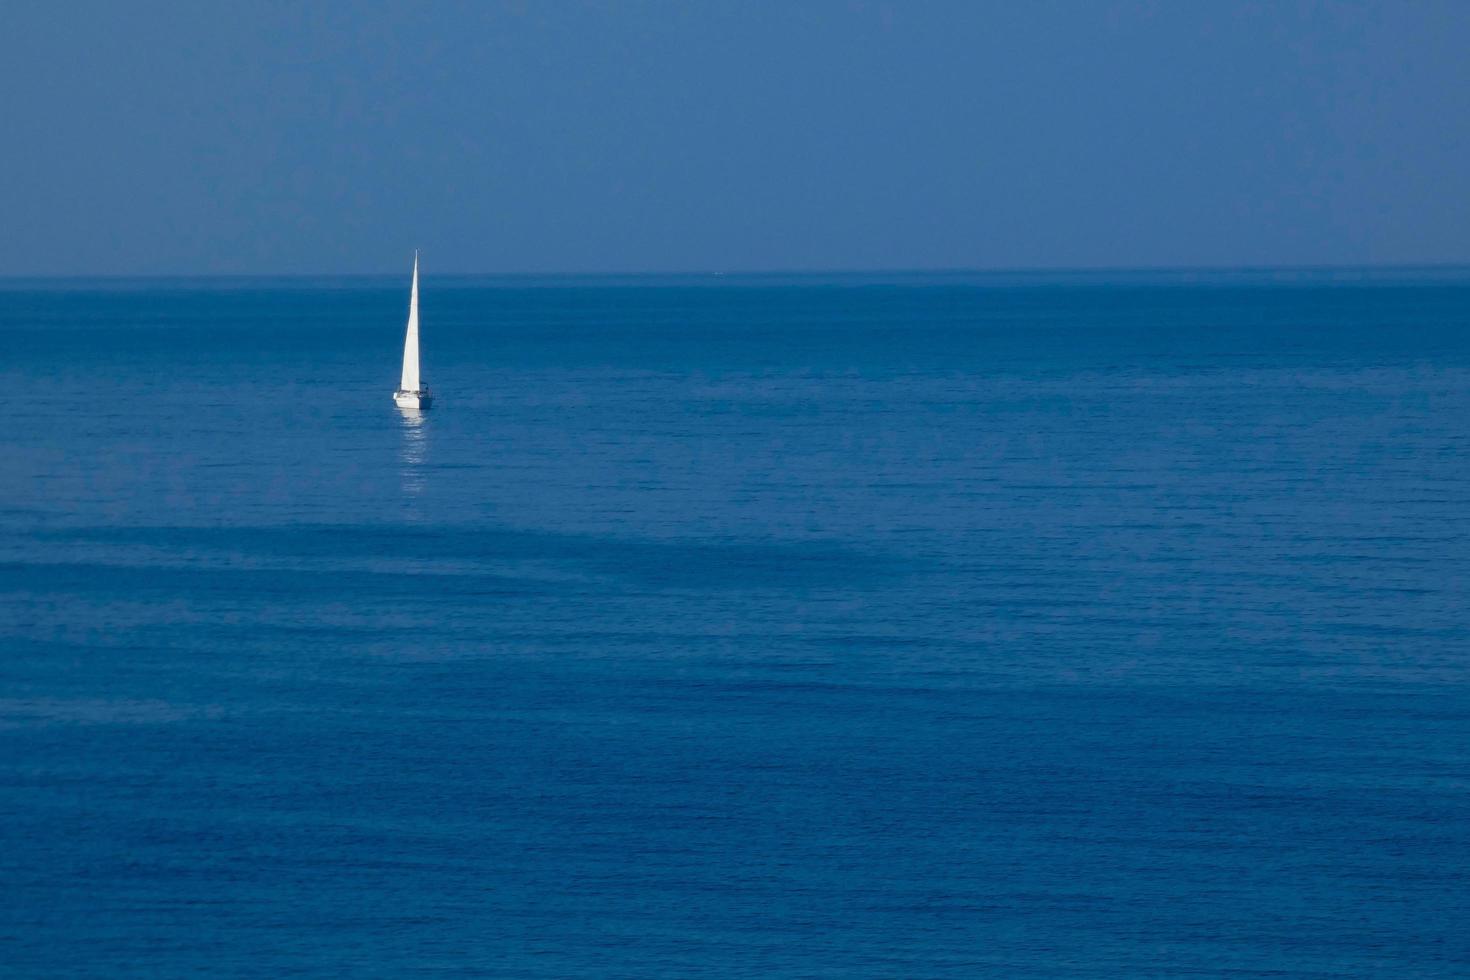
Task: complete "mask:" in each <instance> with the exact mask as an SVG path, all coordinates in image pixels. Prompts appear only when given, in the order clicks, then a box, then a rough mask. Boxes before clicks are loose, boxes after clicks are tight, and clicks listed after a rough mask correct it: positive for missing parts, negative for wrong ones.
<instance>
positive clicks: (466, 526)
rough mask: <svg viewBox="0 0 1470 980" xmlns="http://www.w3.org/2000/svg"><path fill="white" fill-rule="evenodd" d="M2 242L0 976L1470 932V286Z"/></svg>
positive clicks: (917, 957)
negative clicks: (57, 277)
mask: <svg viewBox="0 0 1470 980" xmlns="http://www.w3.org/2000/svg"><path fill="white" fill-rule="evenodd" d="M406 285H407V284H406V282H405V281H402V280H399V279H395V280H391V281H390V280H376V279H367V280H339V281H322V282H308V281H290V280H276V281H228V280H226V281H217V282H141V281H140V282H53V283H23V282H12V283H10V284H8V285H0V344H3V352H4V354H3V360H0V383H3V390H4V391H5V392H6V394H7V396H8V397H7V406H6V419H5V422H4V425H3V428H0V452H3V459H4V462H5V465H4V467H3V468H0V650H3V653H0V845H3V846H0V972H3V973H4V974H5V975H7V976H58V975H99V976H121V975H157V976H177V975H185V974H194V973H200V972H206V973H219V974H225V975H259V976H280V975H285V974H290V973H297V974H302V973H305V974H322V975H338V974H356V975H437V974H461V973H465V974H470V973H477V974H484V975H494V976H503V977H528V978H530V977H546V978H551V977H594V976H595V977H629V978H632V977H834V978H836V977H843V978H846V977H864V978H869V977H870V978H890V977H916V978H920V977H935V978H939V977H944V978H952V977H953V978H958V977H975V976H996V977H1138V976H1160V977H1163V976H1169V977H1176V976H1222V975H1229V976H1236V977H1267V976H1272V977H1278V976H1292V977H1345V976H1373V977H1430V976H1470V928H1467V926H1470V276H1467V275H1464V274H1459V273H1452V272H1450V273H1445V272H1440V273H1432V274H1431V273H1426V274H1394V275H1377V276H1366V275H1353V274H1348V275H1341V274H1329V273H1320V274H1273V273H1257V274H1242V275H1235V276H1150V275H1092V276H1071V277H1067V276H1055V277H1046V276H1033V277H1027V276H1010V277H1003V276H997V277H966V276H935V277H927V278H923V277H902V276H896V277H885V278H867V279H863V278H850V279H849V278H842V277H831V278H799V277H798V278H785V279H781V278H770V279H749V280H719V279H711V280H697V279H688V280H686V279H663V280H636V279H634V280H618V281H603V280H569V281H530V280H483V281H476V280H450V279H440V280H436V279H435V278H433V277H432V276H428V277H426V279H425V284H424V290H425V292H424V300H423V310H424V351H425V355H424V357H425V376H426V378H427V380H428V381H429V382H430V383H431V384H432V385H433V386H434V387H435V389H436V390H437V391H438V392H439V396H440V402H439V403H438V405H436V407H435V408H434V409H433V410H432V411H431V412H429V413H427V414H426V415H425V416H422V417H408V416H405V415H403V414H401V413H399V412H398V411H397V410H396V409H395V408H394V407H393V406H392V404H391V401H390V397H389V396H390V393H391V391H392V389H393V387H394V384H395V382H396V380H397V369H398V357H399V353H400V350H401V343H402V335H401V330H402V319H403V315H404V311H405V307H406Z"/></svg>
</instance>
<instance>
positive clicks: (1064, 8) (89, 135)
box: [0, 0, 1470, 275]
mask: <svg viewBox="0 0 1470 980" xmlns="http://www.w3.org/2000/svg"><path fill="white" fill-rule="evenodd" d="M0 25H3V27H0V86H3V98H0V232H3V235H0V275H31V274H91V273H102V274H118V273H251V272H302V273H307V272H375V271H395V272H396V271H401V270H402V269H403V268H404V266H405V264H406V263H407V261H408V256H409V253H410V251H411V249H412V248H413V247H415V246H418V247H421V248H422V249H424V253H425V262H426V269H427V270H433V271H439V272H449V271H459V272H526V271H589V272H597V271H625V270H660V271H663V270H670V271H672V270H727V271H738V270H767V269H770V270H782V269H873V268H881V269H895V268H995V267H999V268H1018V267H1090V266H1138V265H1145V266H1177V265H1242V264H1244V265H1258V264H1281V263H1284V264H1338V263H1344V264H1356V263H1433V262H1466V261H1470V2H1464V0H1449V2H1412V0H1394V2H1389V3H1290V2H1269V3H1227V2H1224V0H1220V2H1210V3H1204V2H1197V3H1190V2H1185V0H1170V2H1164V0H1161V2H1151V3H1150V2H1132V3H1106V2H1071V3H1044V2H1043V3H1038V2H1032V0H1025V2H1023V0H1013V2H1007V3H982V2H974V3H939V2H934V3H926V2H922V0H910V2H893V3H884V2H876V0H872V2H850V3H816V2H812V3H800V2H782V3H714V2H695V3H673V2H668V3H638V2H632V0H627V2H607V3H554V2H546V3H536V2H523V3H488V2H487V3H449V2H417V3H416V2H394V3H383V4H359V5H348V4H345V3H341V4H338V3H332V4H317V5H314V6H312V7H307V6H306V5H302V4H298V3H295V2H282V3H261V2H255V0H251V2H230V3H211V2H198V0H191V2H187V3H114V2H101V3H45V2H17V0H0Z"/></svg>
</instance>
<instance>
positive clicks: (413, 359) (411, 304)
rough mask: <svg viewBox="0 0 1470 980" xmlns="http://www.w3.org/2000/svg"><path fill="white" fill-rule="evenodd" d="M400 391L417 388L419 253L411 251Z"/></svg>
mask: <svg viewBox="0 0 1470 980" xmlns="http://www.w3.org/2000/svg"><path fill="white" fill-rule="evenodd" d="M398 387H399V389H400V390H402V391H418V390H419V253H418V249H414V253H413V288H412V290H411V291H410V292H409V294H408V332H407V334H405V335H404V338H403V380H402V381H401V382H400V383H399V385H398Z"/></svg>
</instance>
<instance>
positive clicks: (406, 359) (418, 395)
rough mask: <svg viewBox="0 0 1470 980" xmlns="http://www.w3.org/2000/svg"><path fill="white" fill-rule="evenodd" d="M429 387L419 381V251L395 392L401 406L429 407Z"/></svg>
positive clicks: (398, 404)
mask: <svg viewBox="0 0 1470 980" xmlns="http://www.w3.org/2000/svg"><path fill="white" fill-rule="evenodd" d="M433 403H434V396H432V395H430V394H429V387H428V385H425V384H423V383H421V382H420V381H419V253H418V252H417V251H415V252H414V253H413V288H412V290H411V291H410V292H409V294H408V332H407V333H406V334H405V335H404V337H403V379H402V380H401V381H400V382H399V383H398V390H397V391H395V392H393V404H395V405H397V406H398V407H399V408H428V407H429V406H430V405H432V404H433Z"/></svg>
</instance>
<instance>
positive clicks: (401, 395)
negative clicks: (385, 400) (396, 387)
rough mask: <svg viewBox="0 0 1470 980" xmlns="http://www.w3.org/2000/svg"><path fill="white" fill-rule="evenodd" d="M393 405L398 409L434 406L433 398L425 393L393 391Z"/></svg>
mask: <svg viewBox="0 0 1470 980" xmlns="http://www.w3.org/2000/svg"><path fill="white" fill-rule="evenodd" d="M393 404H395V405H397V406H398V407H399V408H428V407H429V406H430V405H432V404H434V396H433V395H430V394H429V393H428V392H427V391H395V392H393Z"/></svg>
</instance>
